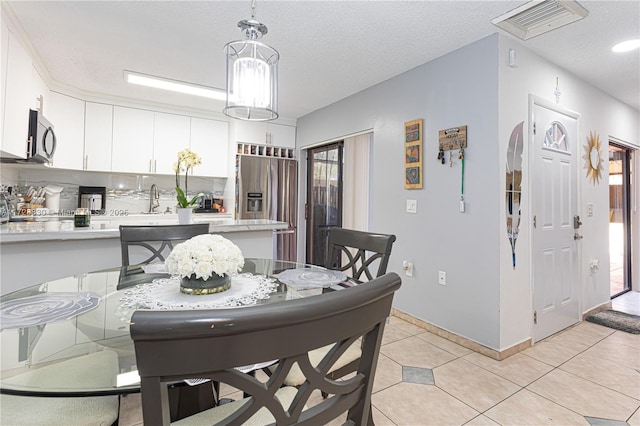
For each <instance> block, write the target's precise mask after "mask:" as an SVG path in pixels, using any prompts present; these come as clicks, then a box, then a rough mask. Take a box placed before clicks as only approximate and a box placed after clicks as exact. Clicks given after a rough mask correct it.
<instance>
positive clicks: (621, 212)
mask: <svg viewBox="0 0 640 426" xmlns="http://www.w3.org/2000/svg"><path fill="white" fill-rule="evenodd" d="M631 155H632V151H631V150H630V149H629V148H626V147H624V146H621V145H616V144H614V143H611V142H610V143H609V262H610V265H611V271H610V275H611V280H610V282H611V297H612V298H613V297H616V296H619V295H621V294H622V293H625V292H627V291H629V290H630V289H631V191H632V188H631V182H632V179H631V164H632V163H631Z"/></svg>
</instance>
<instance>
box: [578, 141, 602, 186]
mask: <svg viewBox="0 0 640 426" xmlns="http://www.w3.org/2000/svg"><path fill="white" fill-rule="evenodd" d="M584 151H585V152H584V156H582V158H583V159H584V167H585V169H587V178H588V179H589V180H590V181H591V183H592V184H593V185H597V184H598V183H600V178H602V170H603V169H604V165H603V164H602V163H603V161H602V153H601V152H600V138H599V137H598V134H597V133H595V132H589V137H588V138H587V144H586V145H585V146H584Z"/></svg>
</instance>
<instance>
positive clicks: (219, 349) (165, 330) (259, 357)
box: [130, 273, 401, 425]
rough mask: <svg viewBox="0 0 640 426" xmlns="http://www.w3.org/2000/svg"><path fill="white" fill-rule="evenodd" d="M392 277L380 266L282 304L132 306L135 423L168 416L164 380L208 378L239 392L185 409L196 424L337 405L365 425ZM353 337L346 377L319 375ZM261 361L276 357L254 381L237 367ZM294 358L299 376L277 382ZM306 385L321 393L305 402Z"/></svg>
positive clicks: (290, 417)
mask: <svg viewBox="0 0 640 426" xmlns="http://www.w3.org/2000/svg"><path fill="white" fill-rule="evenodd" d="M400 285H401V280H400V277H399V276H398V275H397V274H395V273H389V274H386V275H384V276H382V277H379V278H377V279H374V280H372V281H371V282H370V283H368V285H366V286H354V287H350V288H347V289H344V290H340V291H335V292H332V293H327V294H322V295H316V296H311V297H307V298H302V299H296V300H290V301H287V302H286V305H284V304H282V303H273V304H265V305H257V306H252V307H240V308H236V309H220V310H195V311H193V310H189V311H150V310H149V311H147V310H138V311H136V312H135V313H134V315H133V317H132V321H131V325H130V332H131V337H132V338H133V341H134V344H135V349H136V361H137V366H138V372H139V374H140V378H141V387H142V407H143V418H144V423H145V424H153V425H166V424H169V419H168V416H169V408H168V405H169V402H168V397H167V391H166V388H167V383H170V382H175V381H178V380H182V379H187V378H208V379H211V380H212V381H216V382H221V383H226V384H228V385H230V386H232V387H234V388H236V389H238V390H239V391H242V392H244V394H245V395H247V397H246V398H245V399H242V400H240V401H235V402H233V403H231V404H224V405H221V406H219V407H215V408H212V409H210V410H207V411H206V412H202V413H198V414H196V415H195V416H199V417H197V420H198V421H200V420H202V421H203V422H205V423H206V424H230V425H240V424H245V422H247V421H248V422H249V423H251V424H252V422H253V423H257V424H278V425H289V424H309V425H314V424H327V423H328V422H330V421H331V420H333V419H335V418H338V417H339V416H340V415H342V414H343V413H345V412H346V413H348V414H347V420H346V421H347V423H350V424H357V425H364V424H366V423H367V420H368V418H369V410H370V403H371V393H372V389H373V381H374V377H375V371H376V366H377V362H378V355H379V351H380V345H381V342H382V333H383V331H384V326H385V322H386V321H385V320H386V318H387V317H388V315H389V312H390V310H391V305H392V300H393V295H394V292H395V291H396V290H397V289H398V288H400ZM359 339H362V342H363V344H362V345H363V346H362V355H361V357H360V362H359V365H358V368H357V372H356V374H355V376H353V377H351V378H349V379H346V380H342V381H335V380H330V379H328V378H326V377H325V376H326V375H327V372H328V371H329V369H330V368H331V366H332V365H333V364H334V363H336V361H338V359H339V358H340V356H341V355H342V354H343V353H344V352H345V351H346V350H347V348H348V347H349V346H350V345H352V344H357V343H358V342H359ZM324 347H330V348H331V349H330V350H329V351H327V352H326V354H325V355H324V356H323V357H322V359H321V360H320V361H319V362H316V361H311V360H310V358H309V352H314V350H316V349H319V348H324ZM158 354H162V356H158ZM270 360H276V361H278V367H277V368H276V370H275V371H274V373H273V374H272V375H271V377H269V378H268V379H263V381H261V380H260V379H259V378H256V377H254V376H251V375H249V374H244V373H242V372H240V371H239V370H238V369H237V367H240V366H247V365H254V364H259V363H262V362H265V361H270ZM294 366H296V367H299V369H300V371H301V372H302V374H304V376H305V381H304V384H303V385H302V386H300V387H298V388H295V387H287V386H285V387H282V384H283V382H284V380H285V377H286V376H287V374H288V373H289V372H290V371H291V369H292V368H293V367H294ZM316 389H320V390H321V391H323V392H326V393H328V394H329V397H328V398H327V399H325V400H322V401H321V402H320V403H318V404H317V405H312V404H311V403H310V401H309V397H310V395H311V393H312V392H313V391H314V390H316ZM232 404H234V405H232ZM194 419H195V417H194Z"/></svg>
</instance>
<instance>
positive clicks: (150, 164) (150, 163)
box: [149, 160, 153, 173]
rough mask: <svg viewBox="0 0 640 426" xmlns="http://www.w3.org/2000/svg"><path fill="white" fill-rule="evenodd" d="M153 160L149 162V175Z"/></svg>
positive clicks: (151, 170)
mask: <svg viewBox="0 0 640 426" xmlns="http://www.w3.org/2000/svg"><path fill="white" fill-rule="evenodd" d="M152 162H153V160H149V173H153V163H152Z"/></svg>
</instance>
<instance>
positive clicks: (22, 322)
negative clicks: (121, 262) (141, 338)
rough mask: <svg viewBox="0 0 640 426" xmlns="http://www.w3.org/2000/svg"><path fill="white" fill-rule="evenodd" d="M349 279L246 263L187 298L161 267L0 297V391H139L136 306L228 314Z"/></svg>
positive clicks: (290, 265)
mask: <svg viewBox="0 0 640 426" xmlns="http://www.w3.org/2000/svg"><path fill="white" fill-rule="evenodd" d="M344 279H346V277H345V276H344V275H343V274H341V273H339V272H337V271H330V270H326V269H324V268H321V267H317V266H312V265H305V264H301V263H296V262H287V261H278V260H272V259H249V258H247V259H245V265H244V268H243V270H242V271H241V272H240V273H238V274H237V275H234V276H233V277H232V285H231V289H229V290H227V291H225V292H222V293H217V294H211V295H198V296H193V295H186V294H182V293H180V291H179V286H180V284H179V279H178V278H177V277H171V276H170V275H169V274H167V273H165V272H163V265H162V264H157V265H153V264H151V265H137V266H128V267H122V268H113V269H107V270H101V271H97V272H91V273H86V274H82V275H76V276H72V277H68V278H63V279H59V280H55V281H49V282H46V283H42V284H39V285H35V286H31V287H28V288H25V289H22V290H19V291H16V292H13V293H9V294H6V295H3V296H2V297H0V328H1V330H0V364H1V371H0V393H5V394H12V395H23V396H69V397H77V396H101V395H118V394H127V393H134V392H139V391H140V382H139V378H138V375H137V368H136V357H135V349H134V345H133V341H132V340H131V337H130V335H129V324H130V319H131V315H132V314H133V312H134V311H135V310H137V309H156V310H158V309H160V310H162V309H167V310H175V309H232V308H233V307H236V306H252V305H258V304H264V303H281V304H282V309H286V308H287V304H286V303H287V300H292V299H297V298H301V297H308V296H312V295H318V294H322V293H323V289H326V288H329V287H334V288H336V289H339V288H342V287H341V284H340V282H341V281H343V280H344Z"/></svg>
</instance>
